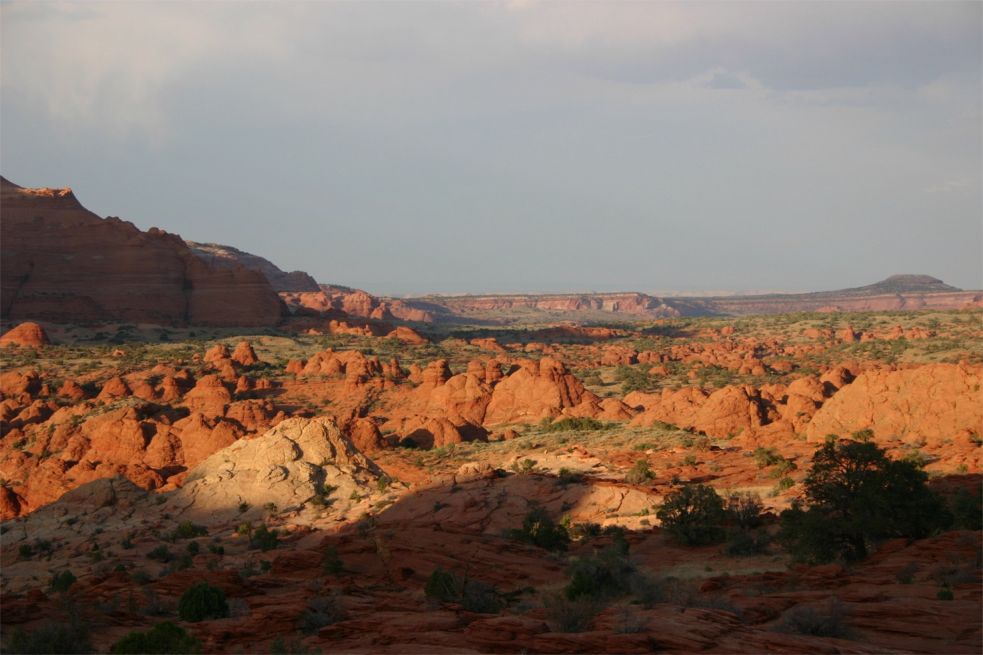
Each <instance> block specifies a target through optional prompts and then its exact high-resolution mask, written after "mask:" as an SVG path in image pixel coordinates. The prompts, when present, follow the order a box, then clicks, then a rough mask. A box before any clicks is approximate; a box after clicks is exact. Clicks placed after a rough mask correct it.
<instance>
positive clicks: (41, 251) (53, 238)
mask: <svg viewBox="0 0 983 655" xmlns="http://www.w3.org/2000/svg"><path fill="white" fill-rule="evenodd" d="M0 204H2V208H3V221H2V223H0V241H2V242H3V244H4V253H5V254H4V257H3V259H2V263H0V266H2V275H0V277H2V280H0V291H2V293H0V296H2V298H0V313H2V315H3V317H4V318H12V319H18V318H36V319H43V320H49V321H57V322H86V321H90V322H96V321H98V322H107V321H129V322H140V323H160V324H169V325H171V324H189V323H190V324H201V325H216V326H222V325H230V326H264V325H274V324H276V323H277V322H279V320H280V317H281V312H282V305H281V303H280V300H279V298H278V297H277V295H276V293H275V292H274V291H273V289H272V288H270V285H269V283H268V282H267V281H266V279H265V278H263V276H262V275H261V274H260V273H257V272H255V271H251V270H248V269H245V268H242V267H236V268H228V269H216V268H213V267H211V266H210V265H209V264H208V263H206V262H205V261H203V260H202V259H200V258H199V257H197V256H195V255H194V254H193V253H192V252H191V251H190V250H189V249H188V247H187V246H186V245H185V243H184V242H183V241H182V240H181V239H180V237H177V236H175V235H171V234H167V233H166V232H163V231H161V230H158V229H156V228H152V229H151V230H149V231H148V232H141V231H140V230H139V229H137V228H136V227H135V226H134V225H133V224H131V223H127V222H124V221H121V220H119V219H118V218H107V219H101V218H99V217H98V216H96V215H95V214H93V213H92V212H90V211H88V210H86V209H85V208H84V207H82V205H81V204H79V202H78V200H76V199H75V196H74V195H73V194H72V192H71V190H70V189H59V190H52V189H24V188H21V187H19V186H17V185H15V184H12V183H11V182H9V181H7V180H6V179H0Z"/></svg>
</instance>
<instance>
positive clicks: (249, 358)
mask: <svg viewBox="0 0 983 655" xmlns="http://www.w3.org/2000/svg"><path fill="white" fill-rule="evenodd" d="M232 361H234V362H235V363H237V364H240V365H242V366H253V365H254V364H259V357H257V356H256V351H255V350H253V346H252V344H250V343H249V342H248V341H240V342H239V344H238V345H237V346H236V349H235V351H233V353H232Z"/></svg>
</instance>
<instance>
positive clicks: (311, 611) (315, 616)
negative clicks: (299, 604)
mask: <svg viewBox="0 0 983 655" xmlns="http://www.w3.org/2000/svg"><path fill="white" fill-rule="evenodd" d="M341 617H342V611H341V608H340V607H339V606H338V601H337V599H336V598H335V597H334V596H317V597H315V598H311V599H310V600H308V601H307V607H306V608H305V609H304V612H303V614H301V615H300V619H299V620H298V622H297V627H298V629H299V630H300V631H301V632H303V633H304V634H308V635H309V634H313V633H315V632H317V631H318V630H320V629H321V628H323V627H324V626H327V625H331V624H332V623H336V622H337V621H339V620H340V619H341Z"/></svg>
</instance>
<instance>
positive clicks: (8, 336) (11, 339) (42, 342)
mask: <svg viewBox="0 0 983 655" xmlns="http://www.w3.org/2000/svg"><path fill="white" fill-rule="evenodd" d="M49 343H51V341H49V340H48V335H47V333H46V332H45V331H44V328H43V327H41V326H40V325H38V324H37V323H32V322H30V321H28V322H25V323H21V324H20V325H18V326H16V327H14V328H12V329H11V330H9V331H7V332H6V333H4V335H3V336H2V337H0V347H5V346H21V347H24V348H41V347H42V346H46V345H48V344H49Z"/></svg>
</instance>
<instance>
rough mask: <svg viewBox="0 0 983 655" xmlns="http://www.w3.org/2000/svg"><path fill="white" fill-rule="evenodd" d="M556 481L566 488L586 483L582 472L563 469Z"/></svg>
mask: <svg viewBox="0 0 983 655" xmlns="http://www.w3.org/2000/svg"><path fill="white" fill-rule="evenodd" d="M556 481H557V483H559V484H560V485H561V486H563V487H565V486H567V485H570V484H580V483H582V482H583V481H584V474H583V473H581V472H580V471H571V470H570V469H568V468H561V469H560V472H559V473H558V474H557V476H556Z"/></svg>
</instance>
